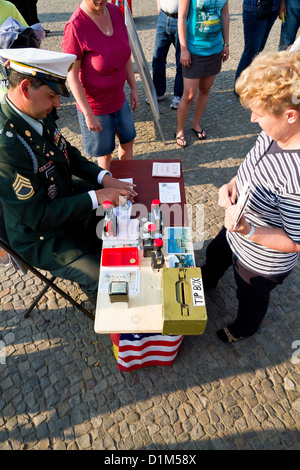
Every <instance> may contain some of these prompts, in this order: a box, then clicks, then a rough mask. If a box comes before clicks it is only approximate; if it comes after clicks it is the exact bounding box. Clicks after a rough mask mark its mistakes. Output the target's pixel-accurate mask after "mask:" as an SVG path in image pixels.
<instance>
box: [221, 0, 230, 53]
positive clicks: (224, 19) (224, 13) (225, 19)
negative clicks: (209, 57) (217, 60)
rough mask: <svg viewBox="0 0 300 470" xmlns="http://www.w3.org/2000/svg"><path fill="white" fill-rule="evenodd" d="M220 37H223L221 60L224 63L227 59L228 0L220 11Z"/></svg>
mask: <svg viewBox="0 0 300 470" xmlns="http://www.w3.org/2000/svg"><path fill="white" fill-rule="evenodd" d="M222 35H223V52H222V59H223V62H225V61H226V60H227V59H228V57H229V7H228V0H227V2H226V4H225V6H224V7H223V9H222Z"/></svg>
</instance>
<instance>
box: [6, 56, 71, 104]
mask: <svg viewBox="0 0 300 470" xmlns="http://www.w3.org/2000/svg"><path fill="white" fill-rule="evenodd" d="M0 57H1V58H3V59H7V60H9V61H10V65H9V67H10V68H11V69H13V70H16V71H17V72H20V73H24V74H26V75H32V76H36V77H38V78H40V79H41V80H43V81H44V82H45V83H46V84H47V85H48V86H50V88H53V89H54V90H55V91H56V92H57V93H60V94H63V95H66V90H67V89H66V87H65V85H64V83H65V80H66V78H67V75H68V72H69V70H71V68H72V65H73V63H74V62H75V60H76V55H74V54H66V53H64V52H56V51H48V50H45V49H37V48H33V47H28V48H20V49H0ZM3 62H5V60H3Z"/></svg>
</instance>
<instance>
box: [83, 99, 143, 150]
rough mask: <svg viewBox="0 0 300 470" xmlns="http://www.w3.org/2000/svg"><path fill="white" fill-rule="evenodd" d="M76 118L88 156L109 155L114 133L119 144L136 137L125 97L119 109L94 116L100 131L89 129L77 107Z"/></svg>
mask: <svg viewBox="0 0 300 470" xmlns="http://www.w3.org/2000/svg"><path fill="white" fill-rule="evenodd" d="M77 114H78V120H79V125H80V130H81V135H82V141H83V148H84V151H85V153H86V154H87V155H89V156H90V157H102V156H104V155H109V154H110V153H112V152H113V151H114V149H115V139H116V133H117V135H118V138H119V141H120V143H121V144H128V143H129V142H131V141H132V140H134V139H135V137H136V131H135V126H134V121H133V117H132V114H131V111H130V108H129V105H128V103H127V100H126V99H125V101H124V104H123V106H122V108H121V109H119V111H116V112H115V113H110V114H101V115H98V116H96V117H97V119H98V121H99V122H100V124H101V127H102V131H100V132H92V131H89V129H88V127H87V125H86V122H85V117H84V114H83V113H82V112H81V111H79V109H77Z"/></svg>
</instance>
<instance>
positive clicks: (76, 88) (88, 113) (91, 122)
mask: <svg viewBox="0 0 300 470" xmlns="http://www.w3.org/2000/svg"><path fill="white" fill-rule="evenodd" d="M80 64H81V61H80V60H76V61H75V62H74V65H73V68H72V70H71V71H70V72H69V73H68V83H69V85H70V88H71V91H72V93H73V95H74V98H75V100H76V102H77V103H78V104H79V106H80V109H81V110H82V112H83V114H84V117H85V121H86V125H87V127H88V129H89V131H95V132H99V131H102V127H101V125H100V123H99V121H98V119H97V118H96V116H95V115H94V113H93V111H92V109H91V107H90V105H89V102H88V99H87V97H86V94H85V91H84V89H83V86H82V85H81V83H80V80H79V69H80Z"/></svg>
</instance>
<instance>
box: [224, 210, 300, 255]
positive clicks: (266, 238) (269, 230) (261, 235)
mask: <svg viewBox="0 0 300 470" xmlns="http://www.w3.org/2000/svg"><path fill="white" fill-rule="evenodd" d="M239 210H240V208H239V204H237V205H236V206H231V207H229V208H228V209H226V212H225V224H224V225H225V227H226V228H227V230H229V231H233V227H234V223H235V220H236V218H237V216H238V213H239ZM251 228H252V226H251V224H250V223H249V222H247V220H246V218H245V216H244V215H243V216H242V217H241V219H240V221H239V223H238V226H237V228H236V229H235V230H234V231H235V232H237V233H239V234H241V235H244V236H245V235H248V233H250V230H251ZM250 239H251V241H253V242H255V243H258V245H262V246H265V247H266V248H270V249H271V250H277V251H281V252H282V253H297V252H299V251H300V244H298V243H296V242H294V241H293V240H292V239H291V238H290V237H289V236H288V235H287V233H286V232H285V231H284V230H283V229H282V228H277V227H255V232H254V234H253V235H252V236H251V237H250Z"/></svg>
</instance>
